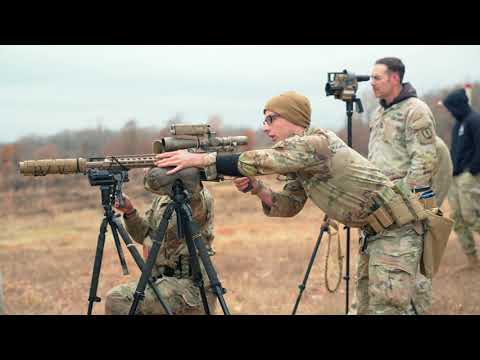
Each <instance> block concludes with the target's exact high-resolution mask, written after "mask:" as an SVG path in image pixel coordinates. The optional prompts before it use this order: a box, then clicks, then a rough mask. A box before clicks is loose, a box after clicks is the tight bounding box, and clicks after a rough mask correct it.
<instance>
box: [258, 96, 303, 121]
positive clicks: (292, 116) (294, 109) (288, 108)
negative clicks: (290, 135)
mask: <svg viewBox="0 0 480 360" xmlns="http://www.w3.org/2000/svg"><path fill="white" fill-rule="evenodd" d="M267 110H269V111H273V112H275V113H277V114H279V115H281V116H282V117H283V118H284V119H285V120H288V121H289V122H291V123H293V124H295V125H299V126H301V127H304V128H308V127H309V126H310V115H311V113H312V110H311V107H310V101H309V100H308V98H306V97H305V96H303V95H300V94H299V93H296V92H295V91H287V92H285V93H283V94H280V95H278V96H274V97H272V98H271V99H270V100H268V102H267V104H266V105H265V109H264V110H263V113H264V114H265V111H267Z"/></svg>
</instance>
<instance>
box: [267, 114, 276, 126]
mask: <svg viewBox="0 0 480 360" xmlns="http://www.w3.org/2000/svg"><path fill="white" fill-rule="evenodd" d="M277 117H280V114H270V115H267V116H266V117H265V119H264V120H263V125H266V124H268V125H272V122H273V120H275V119H276V118H277Z"/></svg>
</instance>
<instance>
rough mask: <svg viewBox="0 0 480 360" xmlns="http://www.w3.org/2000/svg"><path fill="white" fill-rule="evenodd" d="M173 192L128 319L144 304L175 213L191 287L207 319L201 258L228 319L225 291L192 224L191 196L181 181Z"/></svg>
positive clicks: (195, 225) (153, 241) (195, 226)
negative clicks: (197, 291)
mask: <svg viewBox="0 0 480 360" xmlns="http://www.w3.org/2000/svg"><path fill="white" fill-rule="evenodd" d="M172 190H173V196H171V200H172V201H171V202H170V203H169V204H168V205H167V207H166V209H165V212H164V213H163V216H162V220H161V221H160V225H159V226H158V229H156V230H155V231H153V234H151V238H152V247H151V249H150V251H149V254H148V258H147V261H146V265H145V267H144V268H143V269H142V274H141V276H140V280H139V281H138V284H137V288H136V290H135V293H134V295H133V303H132V306H131V307H130V311H129V315H135V314H136V312H137V308H138V305H139V303H140V301H141V300H143V298H144V297H145V287H146V284H147V279H148V278H149V277H150V275H151V273H152V269H153V266H154V265H155V261H156V259H157V255H158V252H159V250H160V246H161V244H162V241H163V239H164V237H165V233H166V230H167V227H168V223H169V221H170V218H171V217H172V215H173V213H174V212H175V213H176V216H177V238H178V239H182V238H184V239H185V242H186V244H187V249H188V252H189V262H190V268H191V270H192V278H193V283H194V285H195V286H196V287H198V288H199V291H200V296H201V298H202V303H203V308H204V310H205V314H207V315H210V307H209V304H208V301H207V295H206V291H205V286H204V281H203V275H202V271H201V268H200V261H199V257H198V256H200V260H201V262H202V264H203V267H204V269H205V272H206V273H207V276H208V279H209V282H210V287H211V289H212V290H213V293H214V294H215V295H216V296H217V298H218V301H219V303H220V306H221V307H222V310H223V313H224V314H225V315H230V312H229V310H228V307H227V304H226V303H225V300H224V298H223V294H224V293H225V292H226V290H225V289H224V288H223V287H222V285H221V283H220V281H219V279H218V276H217V273H216V271H215V269H214V267H213V264H212V262H211V260H210V256H209V254H208V251H207V248H206V246H205V244H204V242H203V239H202V237H201V232H200V228H199V226H198V225H197V224H196V223H195V221H193V218H192V209H191V207H190V205H189V201H190V199H191V194H190V193H189V192H188V191H187V190H186V189H185V187H184V185H183V183H182V181H181V180H180V179H177V180H175V183H174V184H173V187H172Z"/></svg>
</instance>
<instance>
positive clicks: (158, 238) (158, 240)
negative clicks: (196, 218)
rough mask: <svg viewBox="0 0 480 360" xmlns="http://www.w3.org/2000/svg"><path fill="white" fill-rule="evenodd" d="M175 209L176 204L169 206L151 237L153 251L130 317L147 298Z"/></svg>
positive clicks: (142, 276) (139, 283)
mask: <svg viewBox="0 0 480 360" xmlns="http://www.w3.org/2000/svg"><path fill="white" fill-rule="evenodd" d="M174 208H175V203H173V202H172V203H170V204H168V206H167V208H166V209H165V212H164V213H163V216H162V220H161V221H160V225H159V227H158V231H154V232H153V234H152V235H151V237H152V240H153V245H152V249H151V251H150V254H149V255H148V259H147V264H146V265H145V266H144V267H143V269H142V275H141V276H140V280H139V281H138V284H137V288H136V290H135V293H134V294H133V303H132V306H131V308H130V312H129V315H135V313H136V311H137V307H138V304H139V302H140V300H143V298H144V297H145V287H146V286H147V282H148V279H149V278H150V275H151V274H152V269H153V266H154V265H155V261H156V260H157V255H158V252H159V250H160V246H161V244H162V240H163V238H164V236H165V233H166V231H167V226H168V222H169V220H170V218H171V216H172V213H173V210H174Z"/></svg>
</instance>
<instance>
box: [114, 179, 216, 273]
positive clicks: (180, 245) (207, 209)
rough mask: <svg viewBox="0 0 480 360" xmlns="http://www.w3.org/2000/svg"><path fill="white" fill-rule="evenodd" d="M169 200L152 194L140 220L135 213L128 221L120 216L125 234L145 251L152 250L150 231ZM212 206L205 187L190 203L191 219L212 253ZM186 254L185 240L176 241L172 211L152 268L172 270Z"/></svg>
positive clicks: (184, 260)
mask: <svg viewBox="0 0 480 360" xmlns="http://www.w3.org/2000/svg"><path fill="white" fill-rule="evenodd" d="M170 201H171V200H170V198H169V197H168V196H166V195H164V196H159V195H156V196H155V198H154V199H153V201H152V204H151V206H150V208H148V209H147V210H146V211H145V216H144V217H141V216H140V215H139V214H138V212H135V213H134V214H133V215H131V216H130V217H128V218H125V217H124V221H125V227H126V229H127V231H128V232H129V234H130V235H131V236H132V238H133V239H134V240H135V241H136V242H138V243H140V244H144V245H145V246H146V247H147V248H148V250H149V251H150V249H151V247H152V239H151V238H150V234H151V231H152V229H157V228H158V226H159V225H160V221H161V220H162V216H163V213H164V211H165V209H166V207H167V205H168V204H169V203H170ZM213 205H214V204H213V198H212V196H211V194H210V192H209V191H208V190H207V189H205V188H203V189H202V190H201V191H200V192H198V193H195V194H194V195H193V197H192V200H191V203H190V206H191V208H192V213H193V219H194V220H195V222H196V223H197V224H198V225H199V226H200V229H201V232H202V236H203V239H204V240H205V245H206V246H207V249H209V250H210V251H212V241H213V239H214V236H213V211H214V208H213ZM188 255H189V254H188V249H187V244H186V242H185V240H184V239H177V219H176V215H175V212H174V213H173V215H172V217H171V218H170V222H169V224H168V227H167V231H166V235H165V238H164V240H163V242H162V245H161V247H160V251H159V253H158V257H157V260H156V265H157V266H168V267H171V268H176V267H177V266H178V262H179V260H180V261H181V262H182V265H187V264H188Z"/></svg>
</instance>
